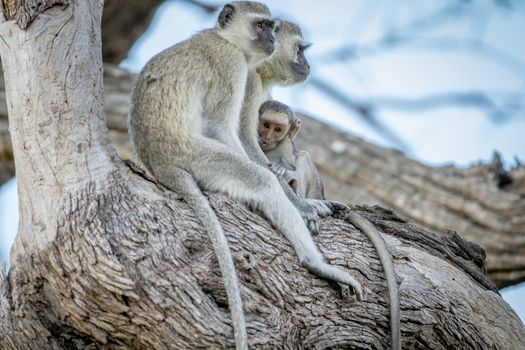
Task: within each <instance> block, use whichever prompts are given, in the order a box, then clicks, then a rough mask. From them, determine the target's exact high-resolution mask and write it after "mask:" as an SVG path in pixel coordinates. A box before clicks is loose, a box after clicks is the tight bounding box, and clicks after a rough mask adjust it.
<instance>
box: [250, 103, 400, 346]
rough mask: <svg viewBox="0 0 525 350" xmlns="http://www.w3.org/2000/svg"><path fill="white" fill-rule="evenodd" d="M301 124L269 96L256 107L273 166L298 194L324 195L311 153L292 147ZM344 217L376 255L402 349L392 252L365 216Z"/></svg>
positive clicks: (396, 338)
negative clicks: (384, 279)
mask: <svg viewBox="0 0 525 350" xmlns="http://www.w3.org/2000/svg"><path fill="white" fill-rule="evenodd" d="M300 127H301V120H300V119H299V118H297V117H296V116H295V114H294V112H293V111H292V109H291V108H290V107H288V106H287V105H285V104H284V103H281V102H278V101H275V100H269V101H266V102H264V103H263V104H262V105H261V107H260V108H259V127H258V134H259V145H260V146H261V150H262V151H263V152H264V153H265V154H266V156H267V157H268V160H270V161H271V162H272V163H273V165H272V167H273V170H274V171H275V172H276V174H277V175H279V176H282V177H283V178H284V179H285V180H286V182H287V183H288V184H289V185H290V187H291V188H292V189H293V190H294V191H295V192H296V193H297V195H298V196H299V197H302V198H319V199H324V189H323V183H322V181H321V177H320V176H319V172H318V170H317V167H316V166H315V164H314V162H313V161H312V158H311V157H310V154H309V153H308V152H306V151H300V152H298V151H297V150H296V148H295V143H294V139H295V137H296V136H297V133H298V132H299V129H300ZM343 219H344V220H346V221H348V222H350V223H352V224H353V225H354V226H356V227H357V228H359V229H360V230H361V231H363V232H364V233H365V235H366V236H367V237H368V238H369V239H370V240H371V241H372V244H373V245H374V247H375V249H376V251H377V253H378V255H379V260H380V261H381V264H382V265H383V269H384V271H385V275H386V280H387V285H388V290H389V300H390V327H391V336H392V340H391V342H392V349H393V350H398V349H401V331H400V311H399V293H398V288H397V281H396V277H395V272H394V266H393V262H392V256H391V255H390V253H389V252H388V250H387V248H386V243H385V241H384V240H383V238H382V237H381V235H380V234H379V232H378V231H377V229H376V228H375V227H374V226H373V225H372V224H371V223H370V222H369V221H368V220H366V219H365V218H363V217H361V216H360V215H359V214H357V213H355V212H353V211H351V210H348V211H347V212H346V213H345V214H344V217H343Z"/></svg>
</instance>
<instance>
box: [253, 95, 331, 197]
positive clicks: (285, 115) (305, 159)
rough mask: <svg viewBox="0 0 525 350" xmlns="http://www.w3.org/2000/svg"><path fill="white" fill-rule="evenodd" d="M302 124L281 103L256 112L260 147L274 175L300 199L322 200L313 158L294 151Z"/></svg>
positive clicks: (272, 102)
mask: <svg viewBox="0 0 525 350" xmlns="http://www.w3.org/2000/svg"><path fill="white" fill-rule="evenodd" d="M301 123H302V121H301V119H299V118H298V117H296V116H295V113H294V112H293V111H292V109H291V108H290V107H288V106H287V105H285V104H284V103H280V102H278V101H273V100H270V101H266V102H265V103H263V104H262V105H261V108H260V109H259V145H260V146H261V149H262V151H263V152H264V153H265V154H266V156H267V157H268V160H269V161H271V162H272V165H273V168H274V171H275V172H276V173H277V174H278V175H280V176H282V177H283V178H284V179H285V180H286V182H287V183H288V184H289V185H290V187H291V188H292V189H293V190H294V192H295V193H297V195H298V196H299V197H301V198H315V199H325V197H324V188H323V182H322V181H321V177H320V176H319V171H318V170H317V167H316V166H315V164H314V162H313V160H312V157H310V154H309V153H308V152H306V151H297V149H296V147H295V142H294V139H295V137H296V136H297V133H298V132H299V130H300V128H301Z"/></svg>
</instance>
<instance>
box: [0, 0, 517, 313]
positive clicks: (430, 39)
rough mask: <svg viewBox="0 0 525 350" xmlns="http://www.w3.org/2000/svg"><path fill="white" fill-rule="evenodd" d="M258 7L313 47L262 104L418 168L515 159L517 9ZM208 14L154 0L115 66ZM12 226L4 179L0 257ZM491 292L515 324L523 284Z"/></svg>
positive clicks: (380, 1) (413, 2)
mask: <svg viewBox="0 0 525 350" xmlns="http://www.w3.org/2000/svg"><path fill="white" fill-rule="evenodd" d="M202 2H205V3H207V4H214V5H217V6H219V5H220V4H221V3H220V2H216V1H207V2H206V1H202ZM266 3H267V4H268V6H269V7H270V8H271V9H272V12H273V14H274V15H276V16H280V17H282V18H285V19H290V20H293V21H295V22H297V23H298V24H300V25H301V27H302V28H303V31H304V32H305V34H306V36H307V38H308V39H309V40H310V41H311V42H312V43H313V44H314V45H313V46H312V48H311V49H309V50H308V52H307V57H308V59H309V60H310V63H311V65H312V77H311V79H310V81H309V82H307V83H306V84H303V85H302V86H299V87H294V88H287V89H276V90H275V91H274V98H276V99H278V100H281V101H283V102H285V103H287V104H289V105H291V106H293V108H295V109H296V110H299V111H307V112H308V114H310V115H313V116H316V117H318V118H320V119H323V120H325V121H327V122H329V123H331V124H334V125H337V126H339V127H340V128H343V129H345V130H348V131H350V132H352V133H354V134H357V135H359V136H360V137H363V138H365V139H367V140H369V141H371V142H374V143H376V144H379V145H382V146H387V147H396V148H399V149H401V150H402V151H403V152H405V154H407V155H408V156H409V157H412V158H414V159H417V160H418V161H420V162H423V163H426V164H429V165H442V164H445V163H453V164H455V165H459V166H463V165H464V166H466V165H469V164H471V163H472V162H476V161H480V160H484V161H487V160H489V159H490V157H491V156H492V153H493V151H494V150H497V151H499V152H500V153H501V154H502V155H503V158H504V159H505V160H506V165H507V166H511V165H512V164H513V163H514V162H515V161H516V160H515V158H519V159H522V160H523V159H524V158H525V40H523V34H524V33H525V2H522V1H511V0H506V1H502V0H493V1H490V0H486V1H459V0H450V1H444V0H439V1H438V0H434V1H424V2H423V1H418V0H398V1H389V0H371V1H370V0H361V1H358V0H354V1H343V0H340V1H336V0H323V1H307V2H306V1H291V0H287V1H286V0H285V1H283V0H281V1H277V0H275V1H266ZM215 18H216V16H215V15H213V14H209V13H207V12H206V11H204V10H203V9H202V7H200V6H198V5H196V4H195V2H192V1H167V2H165V3H164V4H163V5H162V6H161V7H160V8H159V10H158V12H157V14H156V16H155V18H154V20H153V22H152V25H151V27H150V29H149V30H148V31H147V32H146V33H145V35H144V36H143V37H142V38H141V39H140V40H139V41H138V42H137V44H136V45H135V46H134V47H133V49H132V50H131V52H130V54H129V57H128V58H127V59H126V60H125V61H124V62H122V66H123V67H125V68H127V69H129V70H132V71H139V70H140V69H141V68H142V66H143V65H144V64H145V62H146V61H147V60H148V59H149V58H151V57H152V56H153V55H155V54H156V53H158V52H159V51H161V50H163V49H164V48H166V47H168V46H171V45H173V44H174V43H176V42H178V41H181V40H183V39H185V38H188V37H189V36H190V35H191V34H193V33H195V32H197V31H199V30H201V29H203V28H206V27H210V26H213V25H214V22H215ZM341 95H342V96H343V98H341V97H340V96H341ZM356 106H367V107H372V108H371V110H372V111H373V112H374V113H373V115H372V116H366V115H363V113H361V112H360V111H359V109H356V108H355V107H356ZM17 220H18V214H17V200H16V184H15V181H10V182H9V183H7V184H6V185H4V186H3V187H1V188H0V259H8V252H9V247H10V246H11V242H12V241H13V239H14V235H15V234H16V227H17ZM502 294H503V297H504V298H505V299H506V300H507V301H508V302H509V303H510V304H511V305H512V307H513V308H514V309H515V310H516V311H517V312H518V314H519V315H520V317H521V318H522V320H525V285H523V284H522V285H521V286H515V287H510V288H507V289H504V290H503V291H502Z"/></svg>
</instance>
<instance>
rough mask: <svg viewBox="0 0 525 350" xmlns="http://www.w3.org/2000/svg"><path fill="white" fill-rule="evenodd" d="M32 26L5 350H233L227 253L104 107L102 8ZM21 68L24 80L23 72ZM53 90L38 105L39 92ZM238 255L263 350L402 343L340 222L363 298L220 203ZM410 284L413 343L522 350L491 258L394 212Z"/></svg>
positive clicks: (405, 286) (18, 100)
mask: <svg viewBox="0 0 525 350" xmlns="http://www.w3.org/2000/svg"><path fill="white" fill-rule="evenodd" d="M72 2H73V3H72V5H71V6H69V7H68V8H67V9H66V10H64V11H61V10H59V9H56V8H51V9H49V10H47V11H45V12H44V13H42V14H41V15H40V16H38V17H37V18H36V19H35V20H34V22H33V23H32V24H31V25H30V26H29V28H28V29H27V30H26V31H22V30H20V29H19V28H18V27H17V26H16V24H15V23H13V22H7V23H2V24H1V25H0V34H2V36H3V38H4V40H5V41H4V42H3V43H0V53H1V55H2V61H3V62H4V69H5V78H6V87H7V89H6V90H7V91H8V94H7V105H8V108H9V116H10V127H11V136H12V143H13V151H14V152H13V153H14V158H15V164H16V167H17V171H18V186H19V193H20V197H19V201H20V214H21V215H20V225H19V228H20V230H19V233H18V237H17V241H16V243H15V246H14V248H13V250H12V268H11V270H10V271H9V274H7V275H6V273H5V268H4V267H0V348H2V349H4V348H6V349H39V348H40V349H85V348H101V349H127V348H135V349H152V348H153V349H168V348H172V349H181V348H199V347H205V348H223V347H231V346H233V341H232V340H233V337H232V329H231V326H230V320H229V313H228V310H227V305H226V302H227V299H226V295H225V292H224V290H223V289H222V281H221V277H220V274H219V269H218V265H217V262H216V259H215V255H214V254H213V252H212V249H211V245H210V243H209V242H208V240H207V239H206V238H205V237H206V234H205V233H204V232H202V229H201V227H200V226H199V224H198V222H197V220H196V219H195V217H194V216H193V213H192V212H191V211H190V210H189V209H188V208H187V206H186V205H185V204H184V203H182V202H181V201H180V200H179V199H178V197H177V196H176V195H175V194H174V193H172V192H170V191H167V190H166V189H164V188H163V187H162V186H160V185H159V184H157V183H155V182H154V181H152V180H151V179H147V178H145V177H144V176H142V175H141V174H138V173H136V172H135V171H132V170H131V169H130V168H129V167H128V166H126V165H125V164H124V163H122V161H121V160H120V159H119V158H118V157H117V156H116V155H115V153H114V151H113V149H112V148H111V146H110V144H109V138H108V133H107V129H106V127H105V120H104V113H103V111H102V86H101V81H102V74H101V68H102V63H101V56H100V32H99V28H98V26H97V25H96V24H97V23H98V20H99V18H100V15H101V3H100V2H98V1H96V0H75V1H74V0H72ZM20 64H23V65H24V68H25V69H24V70H20V69H17V68H18V67H19V65H20ZM33 96H38V97H39V98H38V99H35V98H32V97H33ZM210 200H211V203H212V205H213V207H214V209H215V211H216V212H217V213H218V216H219V219H220V221H221V223H222V224H223V226H224V228H225V231H226V233H227V235H228V239H229V242H230V243H231V247H232V251H233V253H234V255H235V256H236V264H237V267H238V272H239V276H240V281H241V283H242V295H243V299H244V304H245V311H246V315H247V321H248V334H249V341H250V345H251V346H252V347H253V348H293V349H295V348H297V349H299V348H317V349H321V348H333V347H336V346H338V347H347V348H357V349H371V348H386V347H387V346H388V339H389V337H388V329H389V328H388V324H387V322H388V321H387V320H388V305H387V304H386V302H385V301H386V300H387V290H386V284H385V281H384V279H383V274H382V270H381V267H380V264H379V261H378V259H377V257H376V254H375V252H374V250H373V248H372V245H371V243H370V242H368V240H367V239H366V238H365V237H364V235H362V234H361V233H359V232H357V231H356V230H355V228H353V227H352V226H350V225H349V224H347V223H345V222H341V221H338V220H335V219H326V220H324V221H323V222H322V233H321V234H320V235H319V236H318V237H317V238H316V240H317V242H318V244H319V246H320V247H321V249H322V250H323V252H324V255H325V256H326V258H327V260H329V261H330V263H332V264H336V265H340V266H344V267H347V268H350V269H351V270H352V271H353V272H354V273H355V274H356V276H357V277H358V278H359V279H360V280H361V281H362V283H363V286H364V290H365V293H366V296H365V299H364V301H363V302H356V301H355V300H354V299H353V298H352V297H349V296H348V290H346V289H343V290H339V289H338V288H337V286H331V285H329V284H328V283H327V282H326V281H323V280H320V279H318V278H316V277H314V276H312V275H311V274H309V273H308V272H307V271H306V270H305V269H304V268H302V267H301V266H300V265H299V263H298V262H297V260H296V257H295V253H294V252H293V249H292V248H291V247H290V245H289V244H288V243H287V242H286V240H285V239H284V238H283V236H282V235H281V234H279V233H278V232H275V231H274V230H273V229H272V228H271V227H270V225H269V224H268V223H267V222H266V221H265V220H263V219H262V218H261V217H259V216H258V215H257V214H254V213H252V212H250V211H249V210H247V209H246V208H245V207H243V206H241V205H239V204H237V203H234V202H233V201H231V200H229V199H227V198H225V197H223V196H221V195H216V194H213V195H210ZM356 210H357V211H359V212H360V213H361V214H362V215H364V216H366V217H368V218H369V219H370V220H371V221H372V222H373V223H374V224H375V225H377V226H378V227H379V229H380V230H381V231H382V232H383V234H384V235H385V238H386V240H387V243H388V246H389V249H390V251H391V253H392V254H393V256H394V261H395V268H396V273H397V275H398V277H399V283H400V296H401V310H402V326H401V327H402V333H403V339H404V340H403V342H404V346H405V348H408V349H410V348H432V349H451V348H454V349H487V348H494V349H495V348H501V349H514V348H522V347H524V346H525V338H524V336H523V335H524V333H525V328H524V326H523V324H522V323H521V321H520V320H519V319H518V317H517V316H516V314H515V313H514V312H513V310H512V309H511V308H510V307H509V306H508V305H507V304H506V303H505V302H504V301H503V300H502V299H501V297H500V296H499V295H498V294H497V292H495V289H494V286H493V285H492V284H491V282H490V281H489V280H488V279H487V278H486V277H485V276H484V275H483V273H482V271H483V253H482V250H481V249H480V248H479V247H476V246H475V245H469V244H468V243H466V242H464V241H463V240H462V239H460V238H459V236H457V235H454V234H453V233H450V234H448V235H447V236H445V237H439V236H437V235H435V234H433V233H431V232H427V231H424V230H423V229H421V228H419V227H418V226H417V225H414V224H412V223H410V222H407V221H406V220H405V219H403V218H400V217H399V216H397V215H395V214H393V212H392V211H390V210H384V209H380V208H373V209H370V208H357V209H356Z"/></svg>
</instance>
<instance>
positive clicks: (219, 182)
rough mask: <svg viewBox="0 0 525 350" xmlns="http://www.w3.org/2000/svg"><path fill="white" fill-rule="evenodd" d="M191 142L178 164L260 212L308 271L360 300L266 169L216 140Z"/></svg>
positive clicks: (359, 293) (358, 290) (203, 185)
mask: <svg viewBox="0 0 525 350" xmlns="http://www.w3.org/2000/svg"><path fill="white" fill-rule="evenodd" d="M192 144H193V147H192V148H193V151H194V153H193V156H192V157H191V161H186V160H185V158H186V157H180V158H181V163H182V164H181V166H182V167H184V168H186V169H187V170H188V171H189V172H190V173H192V174H193V176H194V177H195V179H196V181H197V183H198V184H199V185H200V186H201V188H203V189H206V190H210V191H217V192H222V193H226V194H227V195H229V196H230V197H232V198H233V199H236V200H238V201H241V202H243V203H245V204H247V205H248V206H250V207H252V208H255V209H256V210H258V211H260V212H261V213H262V215H263V216H264V217H266V218H267V219H268V220H269V221H270V222H271V223H272V225H273V226H274V227H275V228H277V229H278V230H279V231H281V233H282V234H283V235H284V236H285V237H286V238H287V239H288V241H289V242H290V243H291V244H292V246H293V248H294V250H295V252H296V254H297V255H298V258H299V261H300V262H301V263H302V264H303V265H304V266H305V267H306V268H307V269H308V270H309V271H310V272H312V273H313V274H315V275H317V276H319V277H322V278H325V279H329V280H333V281H336V282H339V283H342V284H346V285H348V286H350V287H351V288H352V289H353V291H354V292H355V294H356V295H357V297H358V299H361V297H362V289H361V285H360V284H359V282H357V281H356V280H355V279H354V278H353V277H352V276H351V275H350V274H349V273H348V272H347V271H345V270H343V269H341V268H338V267H335V266H332V265H329V264H328V263H326V262H325V261H324V259H323V256H322V254H321V252H320V251H319V250H318V249H317V247H316V245H315V243H314V241H313V239H312V237H311V235H310V232H309V231H308V229H307V227H306V225H305V223H304V221H303V219H302V217H301V215H300V214H299V212H298V211H297V209H296V208H295V207H294V205H293V204H292V203H291V202H290V201H289V200H288V198H287V197H286V195H285V194H284V192H283V190H282V188H281V185H280V184H279V182H278V180H277V178H276V177H275V176H274V175H273V174H272V173H271V172H270V171H269V170H268V169H266V168H264V167H262V166H260V165H257V164H255V163H254V162H252V161H250V160H248V159H245V158H244V157H243V156H241V155H239V154H237V153H236V152H234V151H232V150H230V149H229V148H227V147H226V146H224V145H223V144H221V143H219V142H217V141H215V140H210V139H207V138H199V139H198V140H195V142H192Z"/></svg>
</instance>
